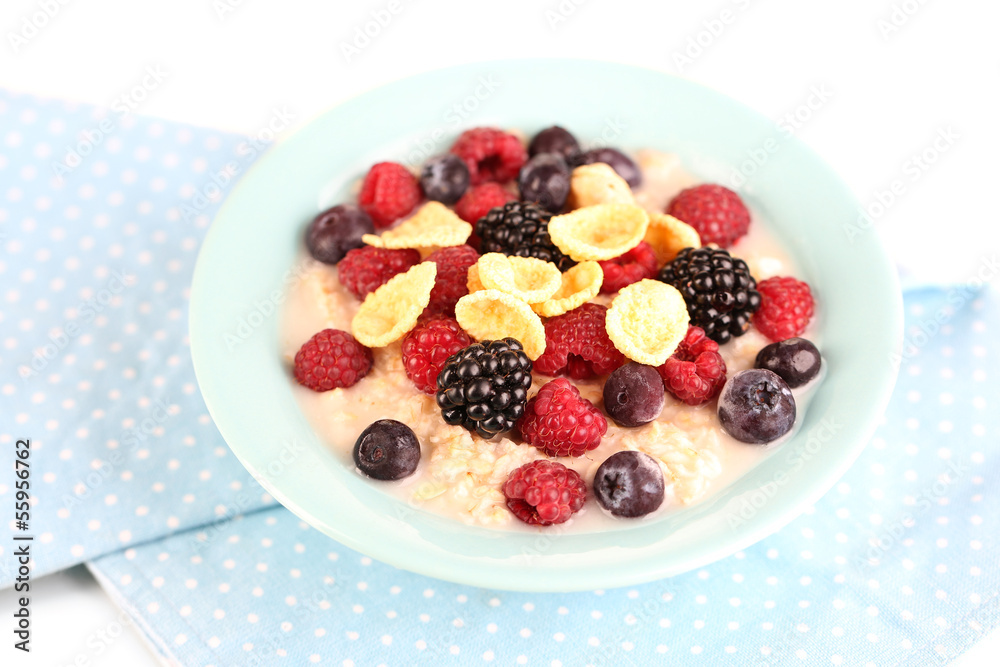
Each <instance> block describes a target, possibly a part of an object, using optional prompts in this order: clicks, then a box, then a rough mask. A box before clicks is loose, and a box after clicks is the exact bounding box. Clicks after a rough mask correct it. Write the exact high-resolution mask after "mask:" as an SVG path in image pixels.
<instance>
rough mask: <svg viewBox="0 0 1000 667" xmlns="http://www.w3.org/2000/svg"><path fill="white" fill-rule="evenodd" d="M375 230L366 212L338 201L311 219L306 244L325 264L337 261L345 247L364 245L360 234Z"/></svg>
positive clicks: (345, 252) (349, 248) (372, 232)
mask: <svg viewBox="0 0 1000 667" xmlns="http://www.w3.org/2000/svg"><path fill="white" fill-rule="evenodd" d="M374 233H375V226H374V225H373V224H372V219H371V218H369V217H368V214H367V213H365V212H364V211H362V210H361V209H360V208H358V207H357V206H353V205H351V204H341V205H339V206H334V207H333V208H328V209H327V210H325V211H323V212H322V213H320V214H319V215H317V216H316V217H315V218H313V221H312V222H311V223H309V228H308V229H307V230H306V247H307V248H309V254H310V255H312V256H313V257H315V258H316V259H318V260H319V261H321V262H323V263H324V264H336V263H337V262H339V261H340V260H342V259H343V258H344V255H346V254H347V251H348V250H353V249H354V248H360V247H361V246H363V245H364V242H363V241H362V240H361V237H362V236H363V235H365V234H374Z"/></svg>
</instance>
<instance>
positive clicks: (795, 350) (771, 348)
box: [754, 338, 823, 389]
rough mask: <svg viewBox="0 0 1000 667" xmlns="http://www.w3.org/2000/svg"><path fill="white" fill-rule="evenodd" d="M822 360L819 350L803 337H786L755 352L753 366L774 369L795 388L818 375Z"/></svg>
mask: <svg viewBox="0 0 1000 667" xmlns="http://www.w3.org/2000/svg"><path fill="white" fill-rule="evenodd" d="M822 363H823V360H822V357H820V355H819V350H817V349H816V346H815V345H813V344H812V343H811V342H810V341H808V340H806V339H805V338H788V339H786V340H783V341H781V342H780V343H771V344H770V345H768V346H767V347H765V348H764V349H763V350H761V351H760V352H758V353H757V361H756V363H754V368H766V369H767V370H769V371H774V372H775V373H777V374H778V376H779V377H781V379H782V380H784V381H785V383H786V384H787V385H788V386H789V387H791V388H792V389H795V388H796V387H801V386H802V385H804V384H806V383H807V382H809V381H810V380H812V379H813V378H814V377H816V376H817V375H819V367H820V366H821V365H822Z"/></svg>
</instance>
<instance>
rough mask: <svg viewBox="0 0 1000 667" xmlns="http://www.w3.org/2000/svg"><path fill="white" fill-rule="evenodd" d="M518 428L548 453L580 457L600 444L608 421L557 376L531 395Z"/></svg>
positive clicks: (522, 434) (530, 442) (532, 442)
mask: <svg viewBox="0 0 1000 667" xmlns="http://www.w3.org/2000/svg"><path fill="white" fill-rule="evenodd" d="M517 428H518V429H519V430H520V431H521V437H522V438H524V441H525V442H526V443H528V444H529V445H534V446H535V447H537V448H538V449H540V450H541V451H543V452H544V453H546V454H548V455H549V456H580V455H581V454H583V453H585V452H588V451H590V450H591V449H596V448H597V446H598V445H600V444H601V438H602V437H604V434H605V433H607V432H608V420H607V419H605V418H604V415H602V414H601V411H600V410H598V409H597V408H595V407H594V404H593V403H591V402H590V401H588V400H587V399H585V398H584V397H583V396H581V395H580V390H579V389H577V388H576V387H575V386H573V385H572V384H570V382H569V380H567V379H566V378H558V379H555V380H552V381H551V382H546V383H545V384H544V385H542V388H541V389H539V390H538V393H537V394H535V395H534V396H532V397H531V400H530V401H528V405H527V406H526V407H525V408H524V416H523V417H521V419H520V420H519V421H518V422H517Z"/></svg>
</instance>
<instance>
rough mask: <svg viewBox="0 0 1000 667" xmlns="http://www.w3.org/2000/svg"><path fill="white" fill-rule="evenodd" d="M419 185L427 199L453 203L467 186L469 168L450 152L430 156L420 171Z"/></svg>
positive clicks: (459, 197) (463, 192)
mask: <svg viewBox="0 0 1000 667" xmlns="http://www.w3.org/2000/svg"><path fill="white" fill-rule="evenodd" d="M420 187H422V188H423V189H424V194H425V195H427V198H428V199H433V200H434V201H439V202H441V203H442V204H454V203H455V202H457V201H458V200H459V199H461V197H462V195H463V194H465V190H466V189H467V188H468V187H469V168H468V167H466V166H465V161H464V160H462V158H460V157H458V156H457V155H452V154H451V153H446V154H445V155H438V156H437V157H432V158H431V159H430V160H428V161H427V162H426V163H424V168H423V169H422V170H421V172H420Z"/></svg>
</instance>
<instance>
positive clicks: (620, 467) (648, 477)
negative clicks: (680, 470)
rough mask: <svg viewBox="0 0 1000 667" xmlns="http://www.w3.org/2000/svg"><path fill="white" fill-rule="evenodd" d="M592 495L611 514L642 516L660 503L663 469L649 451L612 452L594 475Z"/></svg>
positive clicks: (661, 500) (630, 516)
mask: <svg viewBox="0 0 1000 667" xmlns="http://www.w3.org/2000/svg"><path fill="white" fill-rule="evenodd" d="M594 496H595V497H596V498H597V502H598V503H599V504H600V506H601V507H603V508H604V509H606V510H608V511H609V512H611V513H612V514H614V515H615V516H621V517H629V518H632V517H637V516H645V515H647V514H649V513H650V512H653V511H655V510H656V508H658V507H659V506H660V505H662V504H663V471H662V470H660V464H659V463H657V462H656V459H654V458H653V457H651V456H650V455H649V454H644V453H642V452H639V451H635V450H626V451H623V452H618V453H616V454H612V455H611V456H609V457H608V458H607V459H605V460H604V463H602V464H601V465H600V467H599V468H598V469H597V474H596V475H594Z"/></svg>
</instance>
